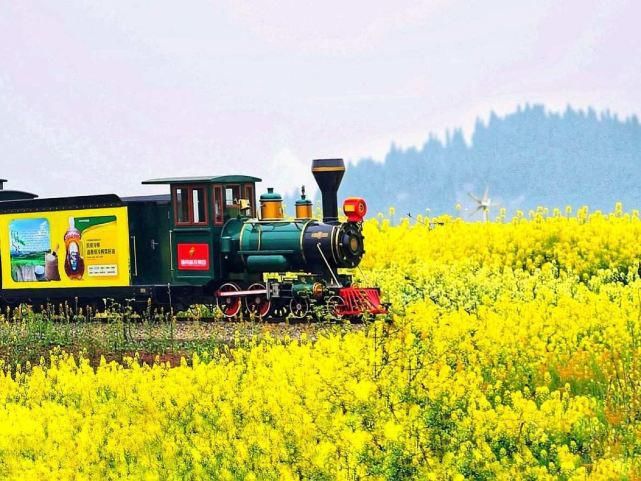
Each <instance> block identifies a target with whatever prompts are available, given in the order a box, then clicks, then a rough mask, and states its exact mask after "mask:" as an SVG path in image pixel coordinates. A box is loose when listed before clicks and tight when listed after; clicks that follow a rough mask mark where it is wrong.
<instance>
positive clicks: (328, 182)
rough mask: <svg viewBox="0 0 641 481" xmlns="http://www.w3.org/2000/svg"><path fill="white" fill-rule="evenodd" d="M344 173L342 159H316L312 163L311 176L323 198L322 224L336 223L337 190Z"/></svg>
mask: <svg viewBox="0 0 641 481" xmlns="http://www.w3.org/2000/svg"><path fill="white" fill-rule="evenodd" d="M344 173H345V162H343V159H316V160H313V161H312V174H314V178H315V179H316V183H317V184H318V187H319V188H320V191H321V195H322V197H323V222H325V223H328V224H331V223H334V222H338V188H339V187H340V185H341V180H343V174H344Z"/></svg>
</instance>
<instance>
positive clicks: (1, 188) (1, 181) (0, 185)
mask: <svg viewBox="0 0 641 481" xmlns="http://www.w3.org/2000/svg"><path fill="white" fill-rule="evenodd" d="M6 181H7V179H0V190H4V183H5V182H6Z"/></svg>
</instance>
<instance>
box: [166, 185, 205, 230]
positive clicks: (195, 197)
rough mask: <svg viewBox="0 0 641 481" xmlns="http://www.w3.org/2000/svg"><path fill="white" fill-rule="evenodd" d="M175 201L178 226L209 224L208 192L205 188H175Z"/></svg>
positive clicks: (175, 215)
mask: <svg viewBox="0 0 641 481" xmlns="http://www.w3.org/2000/svg"><path fill="white" fill-rule="evenodd" d="M173 201H174V218H175V223H176V225H205V224H207V222H208V220H207V190H206V189H205V187H200V186H181V187H175V188H174V189H173Z"/></svg>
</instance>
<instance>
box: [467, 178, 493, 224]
mask: <svg viewBox="0 0 641 481" xmlns="http://www.w3.org/2000/svg"><path fill="white" fill-rule="evenodd" d="M467 195H469V196H470V198H471V199H472V200H473V201H474V202H476V204H477V206H476V209H474V211H472V213H471V214H470V215H469V216H468V217H472V216H473V215H474V214H476V213H477V212H479V211H481V212H482V213H483V220H484V221H485V222H487V221H488V218H489V214H490V209H494V208H497V207H500V205H499V204H496V203H492V199H490V196H489V195H490V192H489V187H487V186H486V187H485V192H484V193H483V197H481V198H480V199H479V198H478V197H477V196H475V195H474V194H472V193H471V192H468V193H467Z"/></svg>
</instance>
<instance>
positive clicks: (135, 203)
mask: <svg viewBox="0 0 641 481" xmlns="http://www.w3.org/2000/svg"><path fill="white" fill-rule="evenodd" d="M123 200H124V202H125V203H126V204H127V208H128V210H129V235H130V241H129V243H130V246H131V256H130V257H131V279H132V283H133V284H137V285H145V284H167V283H169V282H170V281H171V275H170V269H169V265H170V260H171V252H170V250H171V246H170V244H169V206H170V202H169V196H168V195H167V196H144V197H130V198H125V199H123Z"/></svg>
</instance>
